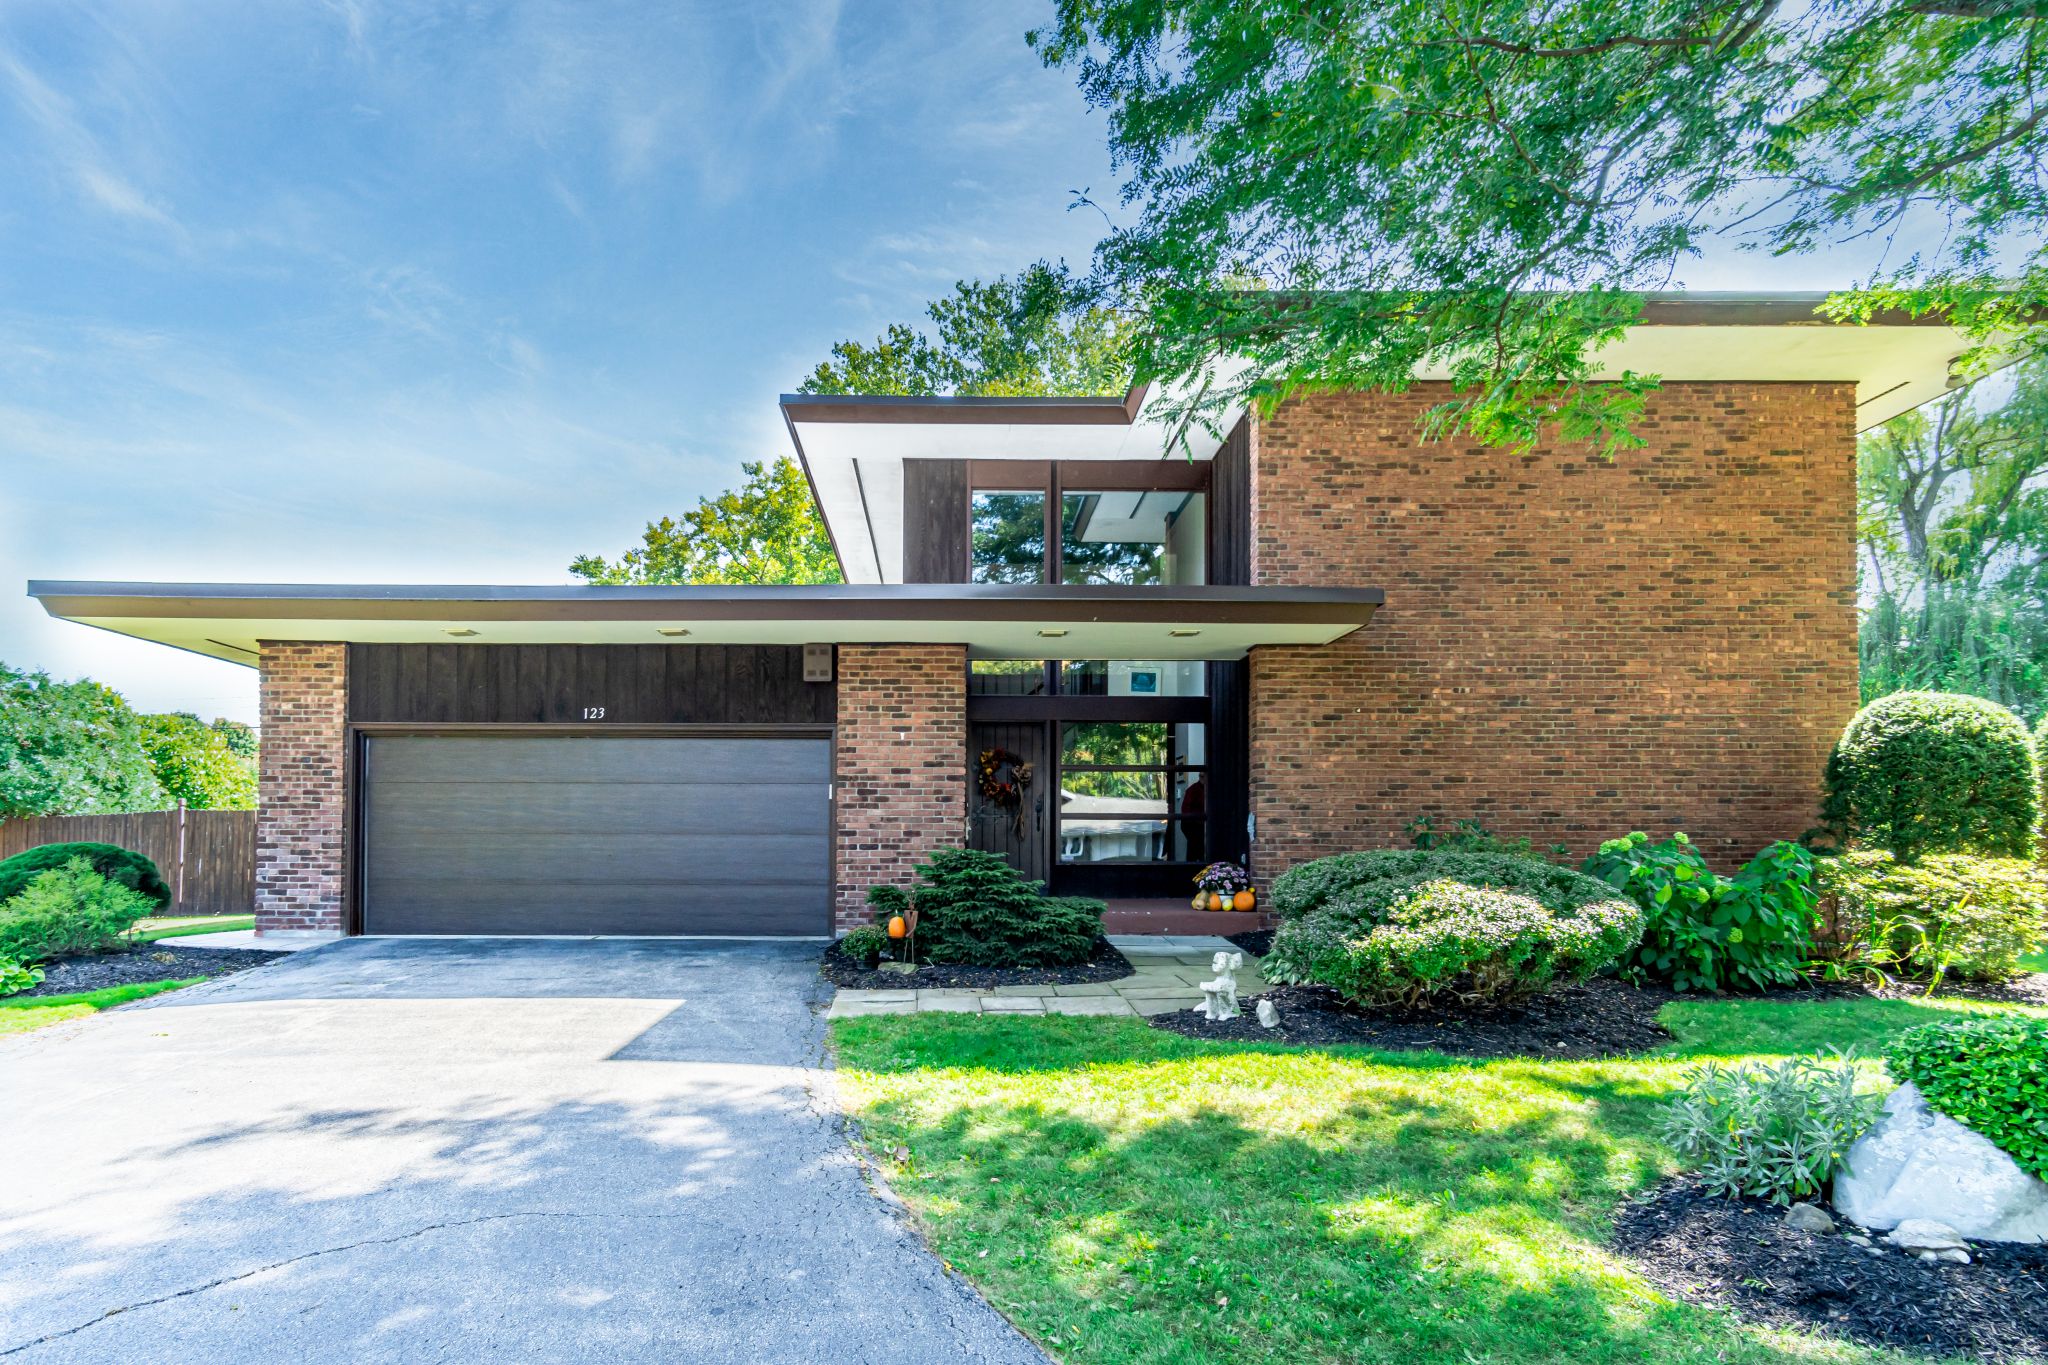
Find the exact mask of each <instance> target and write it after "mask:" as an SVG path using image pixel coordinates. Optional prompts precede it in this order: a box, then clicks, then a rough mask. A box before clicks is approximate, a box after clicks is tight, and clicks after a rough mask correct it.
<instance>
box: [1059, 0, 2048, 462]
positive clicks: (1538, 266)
mask: <svg viewBox="0 0 2048 1365" xmlns="http://www.w3.org/2000/svg"><path fill="white" fill-rule="evenodd" d="M2044 23H2048V19H2044V16H2043V15H2042V13H2041V10H2040V7H2039V6H2034V5H1985V6H1971V7H1958V6H1939V7H1937V6H1914V5H1881V6H1871V5H1867V4H1864V3H1862V0H1816V3H1814V4H1811V5H1806V6H1802V7H1799V8H1797V9H1791V8H1786V7H1782V6H1779V5H1777V4H1774V3H1771V2H1770V0H1728V2H1727V3H1715V4H1706V5H1701V4H1695V3H1689V2H1686V0H1615V2H1611V3H1610V2H1607V0H1602V2H1600V3H1595V0H1563V2H1562V3H1554V4H1544V5H1540V6H1527V5H1525V6H1504V5H1499V4H1494V3H1488V2H1487V0H1449V3H1445V2H1444V0H1336V3H1320V4H1314V5H1301V4H1292V3H1282V0H1250V2H1247V0H1060V3H1059V4H1058V5H1057V9H1056V15H1055V18H1054V20H1053V22H1052V23H1050V24H1049V25H1047V26H1046V27H1044V28H1042V29H1040V30H1038V31H1036V32H1034V33H1033V34H1031V35H1030V37H1031V41H1032V43H1033V45H1034V46H1035V47H1036V48H1037V50H1038V52H1039V54H1040V56H1041V58H1042V59H1043V60H1044V61H1045V62H1046V63H1047V64H1048V65H1050V66H1059V67H1065V68H1068V69H1070V70H1072V71H1073V72H1074V74H1075V77H1076V79H1077V81H1078V84H1079V86H1080V88H1081V91H1082V93H1083V94H1084V95H1085V96H1086V98H1087V99H1088V100H1089V102H1090V103H1091V104H1093V105H1094V106H1096V107H1097V108H1098V109H1100V110H1101V111H1102V112H1103V113H1104V115H1105V116H1106V118H1107V119H1108V122H1109V140H1110V148H1111V152H1112V154H1113V155H1114V157H1115V158H1116V161H1117V164H1118V166H1119V168H1120V169H1121V170H1122V171H1123V173H1124V175H1125V181H1124V185H1123V201H1124V203H1125V204H1126V205H1127V206H1129V207H1130V208H1131V210H1132V218H1131V221H1129V222H1126V223H1123V224H1120V225H1118V226H1116V227H1115V228H1114V229H1113V231H1112V232H1111V234H1110V235H1109V237H1108V238H1107V239H1106V240H1104V241H1103V242H1102V244H1101V245H1100V247H1099V248H1098V250H1097V254H1096V263H1095V264H1096V274H1097V277H1098V279H1099V280H1100V281H1101V282H1102V283H1103V285H1104V286H1105V288H1106V289H1107V290H1108V291H1109V294H1110V297H1111V298H1112V299H1113V300H1114V301H1115V302H1116V303H1118V304H1120V305H1121V306H1123V307H1126V308H1128V309H1130V310H1131V311H1133V312H1134V313H1136V314H1138V315H1140V316H1141V317H1142V318H1143V326H1142V329H1141V331H1140V333H1139V335H1138V336H1137V338H1136V345H1135V353H1136V359H1137V367H1138V371H1139V373H1140V375H1141V376H1144V377H1148V378H1158V379H1163V380H1167V381H1169V384H1168V388H1169V389H1170V390H1171V391H1172V392H1174V393H1176V394H1177V395H1178V397H1177V398H1176V399H1175V400H1174V401H1175V403H1176V405H1177V406H1178V407H1179V409H1180V411H1179V412H1178V413H1177V414H1176V415H1177V416H1184V417H1185V418H1186V419H1187V420H1189V421H1200V422H1203V423H1204V424H1205V425H1210V424H1215V423H1216V422H1217V419H1218V417H1219V415H1220V414H1221V413H1222V412H1223V411H1224V410H1225V409H1227V408H1229V407H1231V406H1234V405H1236V404H1239V403H1254V404H1259V405H1270V404H1272V403H1275V402H1277V401H1279V400H1280V399H1282V398H1284V397H1286V396H1287V395H1288V394H1290V393H1295V392H1300V391H1304V390H1314V389H1317V388H1331V387H1345V388H1379V389H1393V390H1399V389H1405V388H1406V387H1408V385H1410V384H1411V383H1413V382H1414V381H1415V380H1416V378H1417V377H1418V376H1420V375H1428V376H1430V377H1437V376H1441V377H1445V378H1447V379H1448V380H1449V381H1450V383H1451V385H1452V387H1453V390H1454V396H1453V397H1452V398H1451V399H1450V400H1448V401H1447V402H1445V403H1443V404H1441V405H1439V406H1437V407H1436V408H1434V409H1433V410H1432V411H1431V412H1430V413H1429V415H1428V418H1427V421H1426V424H1425V425H1426V428H1427V430H1429V431H1430V432H1431V433H1432V434H1435V435H1446V436H1447V435H1451V434H1460V435H1463V436H1467V437H1470V438H1472V439H1473V440H1475V441H1477V442H1478V443H1480V444H1482V445H1489V446H1504V447H1508V448H1511V449H1515V450H1527V449H1529V448H1531V447H1532V446H1534V445H1535V444H1536V443H1537V442H1538V441H1539V440H1547V439H1550V438H1553V437H1555V438H1558V439H1562V440H1564V441H1570V442H1581V441H1583V442H1587V443H1590V444H1592V445H1594V446H1595V447H1596V448H1598V449H1601V450H1603V451H1610V452H1611V451H1615V450H1618V449H1622V448H1625V447H1627V446H1629V445H1632V444H1636V443H1637V438H1636V437H1635V436H1634V435H1633V434H1632V432H1633V427H1634V424H1635V422H1636V419H1637V417H1638V416H1639V414H1640V413H1641V411H1642V407H1643V402H1644V399H1645V397H1646V395H1647V394H1648V393H1649V392H1651V391H1652V390H1653V389H1654V387H1655V384H1656V377H1655V376H1652V375H1639V374H1624V375H1621V376H1619V377H1618V378H1603V379H1601V380H1599V381H1598V382H1596V381H1595V376H1596V375H1597V374H1598V373H1599V371H1598V369H1597V368H1596V360H1595V353H1596V352H1597V351H1598V349H1599V347H1600V346H1601V345H1603V344H1604V343H1606V342H1607V341H1610V340H1612V339H1613V338H1614V337H1616V336H1618V335H1620V334H1622V333H1623V332H1625V331H1626V329H1627V328H1628V327H1629V326H1630V325H1631V324H1632V323H1633V322H1634V321H1635V319H1636V318H1637V316H1638V315H1639V312H1640V298H1639V295H1640V292H1641V291H1645V290H1653V289H1664V288H1668V287H1669V286H1670V282H1671V280H1672V278H1673V275H1674V272H1676V271H1678V270H1679V269H1681V268H1682V267H1683V265H1684V263H1685V262H1686V260H1687V258H1688V257H1690V256H1692V255H1694V254H1695V253H1697V252H1698V251H1700V250H1701V249H1702V248H1703V247H1704V246H1705V245H1707V244H1708V243H1709V242H1710V241H1714V240H1716V239H1719V240H1722V241H1724V242H1732V243H1736V244H1741V245H1748V246H1753V247H1758V248H1761V249H1764V250H1769V251H1772V252H1776V253H1780V254H1788V253H1789V254H1804V253H1808V252H1815V251H1819V250H1822V249H1826V248H1828V247H1831V246H1834V245H1836V244H1839V243H1844V242H1853V241H1859V240H1867V239H1868V238H1869V237H1870V236H1871V235H1874V234H1885V233H1890V232H1893V231H1895V230H1897V229H1899V228H1900V227H1901V225H1902V223H1904V222H1905V220H1906V218H1907V216H1908V215H1909V214H1915V215H1921V214H1924V215H1926V216H1927V217H1929V218H1931V219H1933V220H1936V221H1938V222H1940V223H1941V224H1942V225H1943V226H1944V227H1945V228H1946V231H1947V235H1945V236H1942V237H1940V238H1938V239H1936V241H1935V244H1934V245H1933V246H1931V247H1930V248H1928V249H1927V250H1926V251H1924V252H1923V253H1922V254H1920V255H1918V256H1915V257H1912V258H1911V259H1910V260H1909V261H1908V262H1907V264H1906V265H1905V266H1904V267H1903V268H1900V269H1898V270H1896V271H1894V272H1893V273H1892V274H1890V275H1888V276H1886V277H1885V278H1883V279H1878V280H1873V281H1871V282H1869V283H1870V287H1869V288H1867V289H1865V290H1862V291H1858V292H1852V293H1849V294H1846V295H1844V296H1842V297H1841V298H1839V299H1837V300H1836V301H1835V303H1834V305H1833V306H1834V308H1835V310H1836V311H1837V313H1838V315H1840V316H1843V317H1848V318H1853V317H1858V316H1868V315H1869V314H1871V313H1872V312H1874V311H1875V310H1877V309H1879V308H1886V307H1906V308H1909V309H1920V310H1923V311H1941V312H1944V313H1946V314H1947V315H1949V316H1951V317H1953V318H1955V319H1956V320H1957V321H1958V323H1959V324H1960V325H1962V326H1963V327H1965V329H1966V330H1968V331H1969V332H1970V333H1971V334H1972V335H1973V336H1976V337H1979V338H1982V339H1983V340H1984V341H1985V342H1986V344H1987V349H1986V350H1984V351H1983V352H1982V353H1981V354H1980V355H1979V356H1978V357H1976V358H1975V363H1976V364H1977V365H1978V366H1979V367H1980V368H1981V367H1983V366H1985V365H1988V364H1990V363H1992V361H1993V360H1994V358H1995V355H1994V352H1996V354H1998V355H2009V354H2010V348H2004V347H2001V346H1997V345H1995V344H1994V343H1999V342H2001V341H2002V339H2003V338H2004V337H2005V336H2007V335H2008V333H2007V329H2012V328H2017V329H2018V330H2019V331H2021V332H2022V333H2024V334H2025V336H2026V337H2027V343H2026V344H2027V345H2029V346H2031V347H2033V348H2034V349H2039V347H2040V346H2041V337H2042V335H2043V328H2042V324H2041V323H2040V322H2039V320H2038V316H2039V315H2037V314H2033V313H2028V312H2026V311H2025V310H2024V308H2023V307H2013V306H2008V305H2007V304H2006V303H2005V302H2004V301H2003V300H2002V298H2001V291H2003V290H2006V289H2008V288H2010V287H2012V286H2013V285H2014V284H2015V281H2016V282H2017V286H2018V289H2019V291H2020V294H2021V296H2022V298H2023V299H2034V300H2038V299H2040V298H2042V297H2044V296H2048V245H2044V243H2048V236H2044V234H2043V233H2042V232H2041V225H2042V223H2043V221H2044V220H2048V177H2044V176H2042V174H2041V170H2042V165H2041V163H2042V161H2043V159H2044V155H2048V120H2043V119H2042V117H2041V115H2040V113H2039V110H2040V108H2041V107H2042V102H2043V93H2044V92H2043V89H2042V85H2043V77H2042V75H2041V71H2040V67H2041V63H2040V61H2039V54H2038V50H2037V49H2038V47H2039V45H2040V42H2041V29H2042V27H2043V25H2044ZM1916 221H1917V219H1916Z"/></svg>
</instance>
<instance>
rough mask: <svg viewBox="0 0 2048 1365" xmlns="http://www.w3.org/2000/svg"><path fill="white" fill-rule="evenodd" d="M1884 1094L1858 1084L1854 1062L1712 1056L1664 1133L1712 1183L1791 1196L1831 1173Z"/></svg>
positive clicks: (1715, 1187)
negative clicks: (1730, 1061)
mask: <svg viewBox="0 0 2048 1365" xmlns="http://www.w3.org/2000/svg"><path fill="white" fill-rule="evenodd" d="M1882 1104H1883V1101H1882V1100H1881V1099H1879V1097H1877V1096H1876V1095H1866V1094H1858V1093H1857V1091H1856V1072H1855V1069H1854V1068H1853V1067H1849V1066H1846V1065H1841V1064H1831V1063H1828V1062H1824V1061H1822V1060H1821V1059H1820V1058H1818V1057H1787V1058H1786V1059H1785V1060H1784V1061H1782V1062H1779V1063H1777V1064H1775V1065H1773V1064H1771V1063H1768V1062H1743V1063H1741V1064H1739V1065H1736V1066H1722V1065H1721V1064H1720V1063H1719V1062H1708V1063H1707V1064H1706V1065H1704V1066H1701V1067H1698V1068H1696V1069H1695V1070H1693V1071H1691V1072H1689V1073H1687V1075H1686V1085H1685V1089H1684V1090H1683V1091H1682V1092H1681V1093H1680V1094H1679V1095H1678V1096H1677V1097H1676V1098H1675V1099H1673V1100H1672V1102H1671V1107H1670V1108H1669V1109H1667V1110H1666V1111H1665V1113H1664V1121H1663V1135H1664V1140H1665V1141H1666V1142H1668V1143H1669V1144H1671V1146H1672V1148H1673V1149H1674V1150H1675V1151H1676V1152H1677V1153H1678V1155H1679V1156H1680V1157H1681V1158H1683V1159H1684V1160H1685V1161H1686V1162H1687V1163H1689V1164H1691V1165H1693V1166H1696V1167H1698V1168H1699V1173H1700V1178H1701V1180H1703V1181H1704V1182H1705V1183H1706V1186H1707V1188H1708V1189H1709V1190H1711V1191H1712V1192H1713V1193H1715V1194H1720V1195H1726V1196H1729V1197H1733V1196H1735V1195H1744V1194H1746V1195H1754V1196H1756V1197H1757V1198H1760V1199H1768V1200H1770V1201H1771V1202H1772V1203H1774V1204H1789V1203H1791V1202H1792V1201H1793V1200H1795V1199H1805V1198H1809V1197H1811V1196H1814V1195H1817V1194H1819V1193H1820V1192H1821V1191H1822V1189H1824V1188H1825V1187H1826V1185H1827V1183H1828V1182H1829V1181H1830V1180H1832V1179H1834V1177H1835V1171H1836V1169H1837V1168H1839V1167H1840V1166H1841V1164H1842V1160H1843V1158H1844V1157H1846V1156H1847V1155H1848V1154H1849V1146H1850V1144H1851V1143H1853V1142H1855V1141H1856V1139H1857V1138H1859V1137H1861V1136H1862V1135H1863V1130H1864V1129H1866V1128H1868V1127H1870V1125H1871V1124H1872V1122H1874V1121H1875V1120H1876V1118H1877V1114H1878V1110H1879V1109H1880V1108H1881V1107H1882Z"/></svg>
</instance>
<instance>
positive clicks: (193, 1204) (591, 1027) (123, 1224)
mask: <svg viewBox="0 0 2048 1365" xmlns="http://www.w3.org/2000/svg"><path fill="white" fill-rule="evenodd" d="M816 953H817V949H816V946H815V945H811V944H777V943H711V942H701V941H699V942H684V941H661V940H568V941H544V940H514V939H490V940H398V939H358V940H353V941H348V942H343V943H337V944H334V945H332V946H329V947H325V948H320V949H317V950H313V951H310V952H304V953H300V954H298V955H296V956H295V957H293V958H290V959H287V960H285V961H281V962H278V963H275V964H272V965H270V966H267V967H264V968H260V969H258V970H257V971H255V972H252V973H249V974H247V975H244V976H241V977H236V978H230V979H228V980H224V981H219V982H215V983H212V984H210V985H205V986H197V987H193V988H190V989H188V990H184V991H178V992H174V993H172V994H170V995H168V996H165V997H163V998H162V999H161V1000H158V1001H152V1002H149V1003H148V1004H146V1005H144V1006H140V1007H132V1008H129V1009H124V1010H118V1011H114V1012H111V1013H108V1014H104V1015H101V1016H98V1017H97V1018H94V1019H91V1020H88V1021H83V1022H79V1023H72V1024H61V1025H57V1026H55V1027H53V1028H49V1029H45V1030H41V1031H39V1032H37V1033H33V1034H29V1035H25V1036H23V1037H20V1038H16V1039H12V1040H0V1163H4V1165H0V1358H4V1359H5V1360H7V1361H8V1362H9V1363H10V1365H12V1363H13V1362H15V1361H20V1362H22V1365H28V1362H37V1365H41V1363H43V1362H58V1361H93V1362H104V1361H150V1362H173V1361H202V1362H207V1365H224V1363H225V1362H236V1361H263V1362H273V1361H287V1360H317V1359H326V1360H342V1361H350V1362H362V1361H408V1362H410V1361H492V1362H505V1361H519V1362H529V1361H792V1362H796V1361H801V1362H807V1363H809V1362H837V1361H876V1362H883V1361H947V1362H953V1361H997V1362H1012V1361H1016V1362H1023V1361H1041V1362H1042V1361H1043V1360H1044V1357H1043V1356H1042V1355H1041V1354H1040V1353H1039V1352H1038V1351H1037V1350H1036V1349H1035V1348H1033V1347H1032V1346H1031V1345H1030V1344H1029V1343H1028V1342H1027V1341H1025V1340H1024V1338H1022V1337H1021V1336H1020V1335H1019V1334H1018V1333H1017V1332H1016V1331H1015V1330H1014V1329H1013V1328H1011V1327H1010V1326H1009V1324H1008V1323H1006V1322H1005V1321H1004V1320H1003V1319H1002V1318H1001V1317H1000V1316H999V1315H998V1314H997V1313H996V1312H995V1311H994V1310H993V1309H991V1308H990V1307H989V1306H988V1305H987V1304H986V1303H984V1302H982V1300H981V1299H980V1298H978V1297H977V1296H976V1295H975V1294H974V1293H973V1292H972V1291H971V1290H969V1289H968V1288H967V1287H966V1286H965V1285H964V1284H963V1283H961V1282H960V1281H959V1280H957V1279H955V1278H953V1277H951V1276H949V1275H948V1274H947V1273H946V1272H945V1270H944V1269H943V1267H941V1266H940V1265H939V1263H938V1262H937V1261H936V1260H935V1259H934V1258H933V1257H932V1256H931V1255H930V1254H929V1253H928V1252H926V1251H925V1250H924V1249H923V1247H922V1245H921V1244H920V1242H919V1241H918V1239H917V1238H916V1236H915V1235H914V1234H913V1233H912V1232H911V1231H910V1229H909V1228H908V1227H907V1226H906V1225H905V1224H904V1223H903V1222H902V1221H901V1220H900V1218H899V1217H898V1215H897V1214H895V1213H894V1212H893V1211H892V1209H891V1208H890V1207H889V1206H888V1205H885V1204H884V1203H883V1202H882V1201H881V1200H879V1199H877V1198H876V1197H875V1195H874V1194H873V1193H872V1192H871V1191H870V1190H869V1189H868V1188H867V1187H866V1186H865V1185H864V1183H863V1181H862V1176H861V1171H860V1168H859V1166H858V1164H857V1163H856V1162H855V1161H854V1160H853V1158H852V1156H851V1154H850V1153H849V1152H848V1150H847V1148H846V1145H845V1142H844V1139H843V1137H842V1134H841V1131H840V1127H839V1120H838V1116H837V1114H836V1113H835V1111H834V1109H833V1107H832V1104H831V1097H830V1096H831V1088H830V1083H829V1082H830V1073H829V1072H826V1071H823V1070H821V1069H820V1067H821V1060H822V1041H823V1035H822V1026H821V1024H820V1022H819V1019H818V1015H817V1010H816V1006H817V1005H818V1004H819V1003H820V1002H821V1000H822V998H823V997H824V995H825V993H826V988H825V987H823V985H822V984H821V983H820V982H819V981H818V979H817V975H816V968H815V963H816Z"/></svg>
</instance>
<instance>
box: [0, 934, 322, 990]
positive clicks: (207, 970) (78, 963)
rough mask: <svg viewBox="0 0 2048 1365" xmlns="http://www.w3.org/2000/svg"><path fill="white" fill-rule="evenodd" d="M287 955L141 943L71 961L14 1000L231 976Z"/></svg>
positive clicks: (46, 972) (50, 967)
mask: <svg viewBox="0 0 2048 1365" xmlns="http://www.w3.org/2000/svg"><path fill="white" fill-rule="evenodd" d="M284 956H286V954H284V953H275V952H266V951H265V950H263V949H261V948H174V947H172V946H171V945H170V943H168V942H166V941H161V940H160V941H158V942H156V943H138V944H136V945H135V946H134V947H133V948H131V949H128V950H127V951H125V952H118V953H103V954H101V955H100V956H98V957H67V958H60V959H59V960H57V961H55V962H49V963H45V964H44V966H43V982H42V984H41V985H40V986H36V987H35V988H33V989H31V990H26V991H22V992H20V993H19V994H16V995H10V996H8V997H7V998H8V999H10V1000H23V999H29V998H33V997H35V996H38V995H74V994H76V993H78V992H80V991H97V990H102V989H104V988H106V987H108V986H132V985H136V984H138V983H140V982H144V981H182V980H184V979H185V978H187V977H193V976H226V975H228V974H229V973H231V972H244V971H247V970H248V969H249V968H251V967H261V966H262V965H263V964H264V963H266V962H274V961H276V960H277V959H278V958H281V957H284Z"/></svg>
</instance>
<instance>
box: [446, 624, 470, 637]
mask: <svg viewBox="0 0 2048 1365" xmlns="http://www.w3.org/2000/svg"><path fill="white" fill-rule="evenodd" d="M448 633H449V634H450V635H454V636H457V637H462V638H467V637H468V636H471V635H474V634H476V632H475V631H473V630H471V629H470V628H469V627H468V626H450V627H448Z"/></svg>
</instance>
